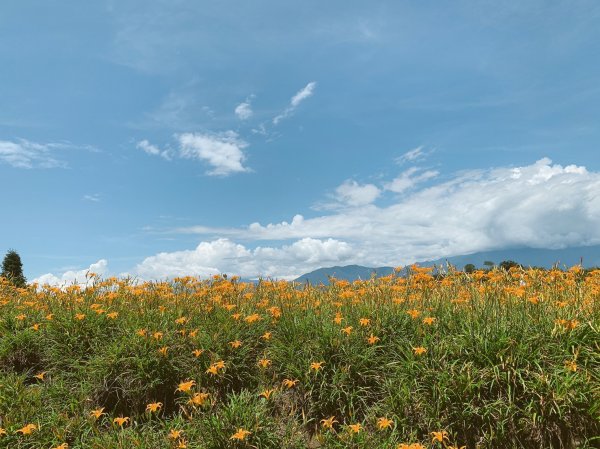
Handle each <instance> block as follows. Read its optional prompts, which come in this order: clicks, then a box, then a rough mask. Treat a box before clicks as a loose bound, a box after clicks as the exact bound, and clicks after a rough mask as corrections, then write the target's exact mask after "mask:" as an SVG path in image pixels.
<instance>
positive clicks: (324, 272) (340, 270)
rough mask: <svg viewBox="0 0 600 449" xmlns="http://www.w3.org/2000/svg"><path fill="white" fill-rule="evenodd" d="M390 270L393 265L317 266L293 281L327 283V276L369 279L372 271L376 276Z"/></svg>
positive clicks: (352, 279)
mask: <svg viewBox="0 0 600 449" xmlns="http://www.w3.org/2000/svg"><path fill="white" fill-rule="evenodd" d="M392 271H394V268H393V267H379V268H369V267H362V266H360V265H347V266H345V267H330V268H319V269H318V270H315V271H311V272H310V273H307V274H303V275H302V276H300V277H299V278H297V279H295V281H296V282H306V281H309V282H310V283H311V284H320V283H323V284H328V283H329V276H333V277H335V278H337V279H347V280H349V281H355V280H357V279H369V278H370V277H371V275H372V274H373V273H376V275H377V276H387V275H388V274H390V273H391V272H392Z"/></svg>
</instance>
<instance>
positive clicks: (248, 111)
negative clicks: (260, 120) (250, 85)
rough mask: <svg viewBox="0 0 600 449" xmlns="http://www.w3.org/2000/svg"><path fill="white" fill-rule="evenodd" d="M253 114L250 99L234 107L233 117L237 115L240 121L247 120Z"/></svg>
mask: <svg viewBox="0 0 600 449" xmlns="http://www.w3.org/2000/svg"><path fill="white" fill-rule="evenodd" d="M253 114H254V111H252V105H251V104H250V99H247V100H246V101H244V102H243V103H240V104H238V105H237V106H236V107H235V115H237V117H238V118H239V119H240V120H248V119H249V118H250V117H252V115H253Z"/></svg>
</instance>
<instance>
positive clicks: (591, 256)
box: [296, 245, 600, 284]
mask: <svg viewBox="0 0 600 449" xmlns="http://www.w3.org/2000/svg"><path fill="white" fill-rule="evenodd" d="M504 260H514V261H515V262H518V263H520V264H521V265H524V266H527V267H528V266H536V267H544V268H551V267H552V266H553V265H556V264H558V266H559V267H560V268H564V267H571V266H573V265H576V264H579V263H580V261H583V266H584V267H600V245H595V246H582V247H577V248H564V249H538V248H515V249H504V250H497V251H484V252H479V253H473V254H466V255H461V256H453V257H446V258H442V259H436V260H428V261H423V262H417V263H418V264H419V265H421V266H432V265H442V264H446V262H449V263H451V264H452V265H454V266H456V267H457V268H458V269H459V270H462V269H463V268H464V266H465V265H467V264H469V263H472V264H473V265H475V266H476V267H477V268H483V267H484V265H483V264H484V262H487V261H489V262H493V263H494V264H496V265H497V264H499V263H500V262H502V261H504ZM393 270H394V268H393V267H377V268H372V267H363V266H360V265H348V266H345V267H330V268H319V269H318V270H315V271H311V272H310V273H306V274H303V275H302V276H300V277H299V278H297V279H296V282H307V281H308V282H310V283H311V284H320V283H323V284H328V283H329V279H328V277H329V276H334V277H336V278H337V279H347V280H349V281H354V280H356V279H369V278H370V277H371V275H372V274H373V273H375V274H376V275H377V276H387V275H388V274H390V273H391V272H392V271H393Z"/></svg>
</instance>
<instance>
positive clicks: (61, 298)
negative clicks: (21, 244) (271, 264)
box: [0, 266, 600, 449]
mask: <svg viewBox="0 0 600 449" xmlns="http://www.w3.org/2000/svg"><path fill="white" fill-rule="evenodd" d="M409 271H410V274H409V275H408V276H396V275H391V276H388V277H385V278H378V279H370V280H365V281H357V282H353V283H349V282H346V281H341V280H332V282H331V285H330V286H327V287H318V286H314V287H313V286H308V285H297V284H291V283H286V282H273V281H261V282H259V283H257V284H251V283H242V282H240V281H239V280H237V279H236V278H231V279H228V278H226V277H221V276H217V277H214V278H213V279H210V280H199V279H196V278H180V279H175V280H174V281H172V282H168V283H167V282H164V283H146V284H141V285H135V283H133V282H132V281H131V280H119V279H114V278H111V279H107V280H102V279H99V278H98V277H97V276H95V275H94V274H90V276H89V282H88V285H87V287H86V288H82V287H79V286H71V287H68V288H66V289H63V290H60V289H56V288H50V287H44V288H38V287H37V286H30V287H28V288H26V289H17V288H14V287H12V286H11V285H9V284H8V282H6V281H2V283H0V447H6V448H48V449H50V448H60V449H66V448H148V449H150V448H152V449H156V448H227V447H234V448H235V447H239V448H243V447H257V448H304V447H311V448H318V447H322V448H348V447H350V448H362V447H369V448H393V449H395V448H399V449H402V448H413V449H415V448H423V447H426V448H442V447H443V448H460V447H466V448H499V447H502V448H512V447H514V448H561V447H564V448H592V447H599V446H600V437H599V436H600V335H599V332H598V330H599V326H600V299H599V298H600V271H598V270H597V271H591V272H589V271H588V272H585V271H583V270H581V269H580V268H579V267H574V268H572V269H570V270H568V271H560V270H551V271H544V270H522V269H516V268H515V269H511V270H510V271H504V270H492V271H485V272H484V271H476V272H474V273H470V274H466V273H462V272H453V271H450V272H449V273H447V274H445V275H439V276H432V275H431V273H430V271H429V270H428V269H426V268H419V267H416V266H414V267H411V269H410V270H409Z"/></svg>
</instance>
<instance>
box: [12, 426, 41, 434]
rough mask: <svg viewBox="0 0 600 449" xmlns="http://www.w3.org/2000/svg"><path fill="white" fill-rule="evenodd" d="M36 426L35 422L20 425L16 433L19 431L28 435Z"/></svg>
mask: <svg viewBox="0 0 600 449" xmlns="http://www.w3.org/2000/svg"><path fill="white" fill-rule="evenodd" d="M37 428H38V427H37V426H36V425H35V424H27V425H25V426H23V427H21V428H20V429H19V430H17V433H20V434H22V435H29V434H31V433H33V432H34V431H35V430H37Z"/></svg>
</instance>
